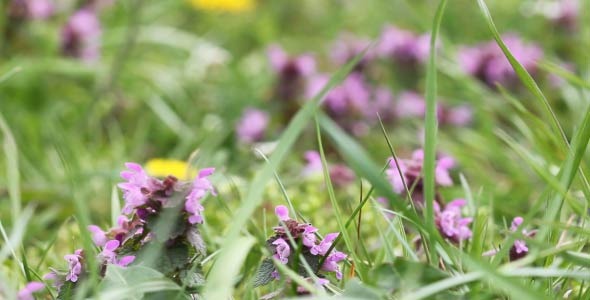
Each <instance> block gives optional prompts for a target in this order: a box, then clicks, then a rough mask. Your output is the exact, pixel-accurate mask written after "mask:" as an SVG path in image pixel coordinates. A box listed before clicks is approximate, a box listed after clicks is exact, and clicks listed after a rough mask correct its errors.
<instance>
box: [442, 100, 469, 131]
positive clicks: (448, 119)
mask: <svg viewBox="0 0 590 300" xmlns="http://www.w3.org/2000/svg"><path fill="white" fill-rule="evenodd" d="M441 108H443V109H441V110H440V115H439V117H438V119H439V121H440V122H441V123H446V124H451V125H455V126H466V125H468V124H469V123H471V121H472V120H473V111H472V110H471V107H470V106H467V105H462V106H458V107H451V108H447V107H443V106H441Z"/></svg>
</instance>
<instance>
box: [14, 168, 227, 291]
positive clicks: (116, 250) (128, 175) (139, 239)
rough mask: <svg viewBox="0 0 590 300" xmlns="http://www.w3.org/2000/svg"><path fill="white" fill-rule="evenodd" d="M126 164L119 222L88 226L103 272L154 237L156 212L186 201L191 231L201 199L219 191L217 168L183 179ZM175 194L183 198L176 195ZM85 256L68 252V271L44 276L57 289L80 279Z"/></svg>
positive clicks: (200, 219)
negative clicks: (152, 226)
mask: <svg viewBox="0 0 590 300" xmlns="http://www.w3.org/2000/svg"><path fill="white" fill-rule="evenodd" d="M125 165H126V167H127V170H125V171H123V172H121V178H123V179H124V180H125V182H123V183H120V184H119V185H118V186H119V188H120V189H121V190H122V191H123V198H124V200H125V206H124V207H123V209H122V215H121V216H119V217H118V219H117V226H115V227H113V228H110V229H109V230H108V231H103V230H102V229H101V228H100V227H98V226H96V225H90V226H88V230H89V231H90V233H91V237H92V240H93V242H94V244H95V245H96V246H97V247H99V248H101V250H100V252H99V253H98V255H97V260H98V262H99V263H100V264H101V268H100V269H101V270H102V272H104V270H105V268H106V267H108V265H117V266H120V267H126V266H128V265H130V264H131V263H133V262H134V260H135V256H134V255H124V254H127V253H129V252H135V251H137V247H138V246H139V247H141V246H143V245H145V244H146V243H148V242H150V241H151V240H153V238H154V237H155V233H153V232H150V229H149V227H148V226H147V225H148V222H149V220H150V217H151V216H156V215H157V214H158V213H159V212H160V211H161V210H162V209H163V208H165V207H177V206H180V205H182V208H184V210H183V214H182V215H181V216H180V218H182V219H183V220H185V222H186V223H185V224H186V226H185V227H184V231H187V232H188V231H190V230H191V229H190V228H191V226H195V224H200V223H203V215H202V214H203V211H204V207H203V205H202V203H201V201H202V200H203V199H204V198H205V197H206V196H207V195H208V194H212V195H215V194H216V193H215V189H214V188H213V185H212V184H211V182H210V181H209V179H208V177H209V176H210V175H212V174H213V172H214V169H213V168H205V169H202V170H201V171H200V172H199V174H198V175H197V177H196V178H195V179H194V180H193V181H192V182H181V181H178V179H176V178H175V177H173V176H168V177H166V178H165V179H158V178H154V177H151V176H149V175H148V174H147V173H146V171H145V170H144V169H143V168H142V167H141V166H140V165H139V164H135V163H126V164H125ZM175 194H180V195H182V197H183V198H182V197H181V198H179V197H174V195H175ZM178 199H182V200H181V203H178ZM84 256H85V254H84V252H83V250H82V249H78V250H76V251H75V252H74V253H73V254H68V255H66V256H64V259H65V260H66V261H67V264H68V269H67V271H65V272H60V271H57V270H52V271H51V273H49V274H47V275H45V277H44V278H45V279H48V280H53V281H54V286H55V287H56V288H57V289H60V288H61V286H62V285H63V284H64V283H65V282H72V283H76V282H78V281H79V280H80V278H81V277H83V276H85V272H86V270H85V259H84ZM33 287H35V286H33ZM30 291H32V289H30V288H29V289H26V290H23V295H25V296H26V295H29V294H31V293H29V292H30ZM25 296H23V297H25ZM23 299H25V298H23Z"/></svg>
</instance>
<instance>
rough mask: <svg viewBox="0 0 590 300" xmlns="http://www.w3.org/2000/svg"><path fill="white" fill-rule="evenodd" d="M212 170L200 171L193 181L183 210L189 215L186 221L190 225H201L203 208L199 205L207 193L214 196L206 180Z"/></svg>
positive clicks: (213, 190)
mask: <svg viewBox="0 0 590 300" xmlns="http://www.w3.org/2000/svg"><path fill="white" fill-rule="evenodd" d="M214 170H215V169H213V168H208V169H203V170H201V171H200V172H199V175H198V176H197V178H195V180H194V181H193V185H192V189H191V192H190V193H189V194H188V196H187V197H186V202H185V204H184V209H185V210H186V211H187V212H188V213H189V214H190V217H189V219H188V221H189V223H191V224H196V223H199V224H200V223H203V216H202V215H201V212H202V211H204V210H205V208H204V207H203V205H201V200H202V199H203V198H204V197H205V195H207V193H211V194H212V195H216V193H215V189H214V188H213V185H212V184H211V182H210V181H209V179H207V177H208V176H210V175H211V174H213V172H214Z"/></svg>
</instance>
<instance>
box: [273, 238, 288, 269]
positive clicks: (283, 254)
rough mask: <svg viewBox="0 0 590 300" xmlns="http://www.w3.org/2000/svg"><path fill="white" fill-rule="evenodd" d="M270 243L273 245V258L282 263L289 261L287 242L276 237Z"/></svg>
mask: <svg viewBox="0 0 590 300" xmlns="http://www.w3.org/2000/svg"><path fill="white" fill-rule="evenodd" d="M272 244H273V245H275V254H274V255H273V256H274V258H276V259H278V260H279V261H281V263H282V264H284V265H285V264H287V263H288V262H289V255H291V248H290V247H289V244H288V243H287V242H286V241H285V240H284V239H282V238H278V239H276V240H275V241H274V242H272Z"/></svg>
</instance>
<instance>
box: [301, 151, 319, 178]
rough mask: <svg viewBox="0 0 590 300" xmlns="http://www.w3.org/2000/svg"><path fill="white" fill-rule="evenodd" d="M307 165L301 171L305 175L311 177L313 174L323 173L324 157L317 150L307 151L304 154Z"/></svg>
mask: <svg viewBox="0 0 590 300" xmlns="http://www.w3.org/2000/svg"><path fill="white" fill-rule="evenodd" d="M304 157H305V161H306V165H305V167H303V171H301V175H303V177H311V176H313V175H317V174H321V173H322V170H323V166H322V158H321V156H320V153H319V152H317V151H306V152H305V154H304Z"/></svg>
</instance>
